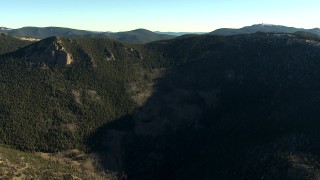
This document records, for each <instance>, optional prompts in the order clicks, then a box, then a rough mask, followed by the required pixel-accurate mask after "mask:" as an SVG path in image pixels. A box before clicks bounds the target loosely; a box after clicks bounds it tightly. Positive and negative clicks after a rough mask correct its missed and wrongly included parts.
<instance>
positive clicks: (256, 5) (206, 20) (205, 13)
mask: <svg viewBox="0 0 320 180" xmlns="http://www.w3.org/2000/svg"><path fill="white" fill-rule="evenodd" d="M319 5H320V2H319V1H316V0H303V1H302V0H290V1H289V0H283V1H275V0H269V1H267V0H261V1H253V0H242V1H241V0H238V1H237V0H225V1H218V0H199V1H187V2H186V1H182V0H176V1H173V0H171V1H169V0H163V1H161V2H160V1H154V0H149V1H146V0H136V1H129V0H119V1H108V0H106V1H99V0H92V1H85V0H77V1H75V0H70V1H67V2H66V1H62V0H56V1H54V2H43V1H40V0H30V1H22V0H11V1H6V2H2V7H3V8H2V10H1V17H2V18H1V19H0V26H4V27H8V28H21V27H25V26H34V27H48V26H50V27H53V26H54V27H68V28H73V29H83V30H90V31H111V32H119V31H128V30H134V29H139V28H143V29H148V30H151V31H162V32H210V31H213V30H215V29H219V28H241V27H243V26H248V25H253V24H261V23H265V24H274V25H283V26H290V27H297V28H305V29H312V28H317V27H320V23H319V22H317V19H318V18H317V17H319V16H320V15H319V14H318V10H317V8H318V7H319Z"/></svg>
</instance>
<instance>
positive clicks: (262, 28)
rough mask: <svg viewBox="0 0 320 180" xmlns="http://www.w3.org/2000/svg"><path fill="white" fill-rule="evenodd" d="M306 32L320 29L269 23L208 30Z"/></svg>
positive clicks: (222, 33)
mask: <svg viewBox="0 0 320 180" xmlns="http://www.w3.org/2000/svg"><path fill="white" fill-rule="evenodd" d="M298 31H300V32H308V33H312V34H316V35H318V36H319V35H320V29H319V28H314V29H303V28H294V27H287V26H280V25H271V24H255V25H252V26H245V27H243V28H240V29H231V28H222V29H217V30H215V31H212V32H210V33H209V34H211V35H237V34H252V33H256V32H269V33H295V32H298Z"/></svg>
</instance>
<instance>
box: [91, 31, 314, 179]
mask: <svg viewBox="0 0 320 180" xmlns="http://www.w3.org/2000/svg"><path fill="white" fill-rule="evenodd" d="M229 40H230V41H231V42H229V41H228V42H224V45H221V46H220V47H214V48H215V49H214V50H216V51H217V52H219V53H214V54H208V55H207V56H206V57H205V58H202V59H198V60H197V61H194V62H188V63H186V64H184V65H180V66H177V67H175V68H173V69H171V70H170V71H169V72H168V73H167V74H166V75H165V76H164V77H162V78H161V79H160V80H159V82H158V83H157V85H156V87H155V93H154V94H153V95H152V96H151V97H150V98H149V100H148V101H147V102H146V104H145V105H144V106H143V107H141V108H140V109H137V110H136V111H135V112H134V113H133V114H130V115H128V116H126V117H123V118H120V119H118V120H114V121H113V123H110V124H106V125H105V126H104V127H101V128H100V129H99V130H98V131H97V132H96V133H95V134H93V135H92V137H91V138H90V140H89V141H88V142H90V146H91V147H92V150H93V151H97V152H99V154H101V157H102V163H103V165H104V167H105V168H106V169H111V170H116V171H119V172H124V173H126V174H127V177H128V179H260V178H262V177H265V178H266V179H290V178H291V177H299V178H300V179H310V178H312V177H315V176H317V174H316V171H315V170H314V171H312V170H310V169H312V168H313V169H317V168H319V167H318V165H316V164H315V163H314V161H316V160H318V158H317V157H318V155H319V154H318V152H320V151H319V149H320V148H319V145H317V143H316V142H318V141H319V139H320V138H319V137H320V136H319V133H318V131H317V129H318V128H319V127H320V121H319V120H318V117H320V112H319V110H318V108H319V107H320V91H319V90H320V84H319V82H320V76H319V74H318V72H320V62H319V59H320V53H319V51H317V49H318V48H317V47H313V46H309V45H308V44H299V43H297V44H294V45H290V46H288V45H287V40H288V39H286V40H281V39H280V40H279V39H276V40H275V41H274V42H271V40H272V41H273V40H274V39H271V40H270V39H268V38H267V39H260V40H257V39H256V37H255V39H248V38H244V39H236V42H240V43H238V44H236V43H235V39H229ZM240 40H241V41H240ZM270 42H271V45H270ZM228 43H230V44H231V45H230V44H228ZM216 51H214V52H216ZM305 154H307V155H308V156H307V157H308V158H309V160H305V159H306V158H305V156H304V155H305ZM293 155H296V156H293ZM301 159H304V160H303V161H302V160H301ZM295 163H298V165H297V166H295V165H294V164H295ZM297 167H303V168H300V169H299V168H297ZM309 167H310V168H309Z"/></svg>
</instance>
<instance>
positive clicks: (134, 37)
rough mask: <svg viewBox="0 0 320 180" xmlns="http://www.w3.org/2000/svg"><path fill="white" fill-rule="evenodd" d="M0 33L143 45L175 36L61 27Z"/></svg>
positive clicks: (23, 29) (26, 28)
mask: <svg viewBox="0 0 320 180" xmlns="http://www.w3.org/2000/svg"><path fill="white" fill-rule="evenodd" d="M0 33H5V34H9V35H12V36H18V37H31V38H40V39H43V38H47V37H51V36H59V37H66V38H75V37H91V38H110V39H114V40H119V41H122V42H127V43H133V44H143V43H148V42H152V41H157V40H164V39H172V38H174V37H175V36H173V35H167V34H159V33H154V32H152V31H149V30H146V29H136V30H132V31H126V32H116V33H112V32H97V31H86V30H78V29H71V28H62V27H44V28H39V27H23V28H19V29H9V28H6V27H1V28H0Z"/></svg>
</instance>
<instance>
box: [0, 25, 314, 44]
mask: <svg viewBox="0 0 320 180" xmlns="http://www.w3.org/2000/svg"><path fill="white" fill-rule="evenodd" d="M256 32H271V33H296V32H298V33H300V34H301V33H302V34H306V33H307V34H308V35H309V36H310V35H311V36H319V35H320V29H319V28H314V29H303V28H295V27H287V26H280V25H270V24H255V25H252V26H245V27H243V28H240V29H233V28H221V29H217V30H215V31H212V32H210V33H206V32H160V31H154V32H152V31H149V30H147V29H136V30H132V31H124V32H108V31H106V32H99V31H88V30H78V29H71V28H63V27H43V28H40V27H23V28H18V29H10V28H7V27H0V33H5V34H9V35H12V36H18V37H29V38H39V39H44V38H47V37H51V36H58V37H65V38H76V37H86V38H109V39H114V40H118V41H121V42H126V43H132V44H145V43H149V42H153V41H158V40H166V39H173V38H175V37H177V36H183V35H189V34H195V35H198V34H210V35H226V36H227V35H238V34H252V33H256Z"/></svg>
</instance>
